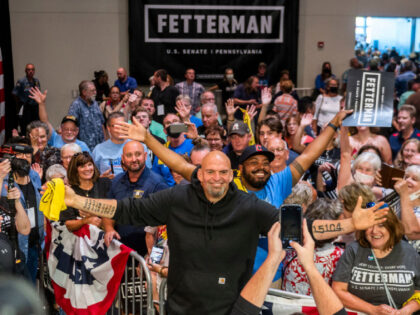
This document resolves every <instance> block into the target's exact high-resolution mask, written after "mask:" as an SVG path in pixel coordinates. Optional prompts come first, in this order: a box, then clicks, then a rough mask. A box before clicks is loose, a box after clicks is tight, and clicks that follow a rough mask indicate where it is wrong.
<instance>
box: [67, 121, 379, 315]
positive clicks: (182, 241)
mask: <svg viewBox="0 0 420 315" xmlns="http://www.w3.org/2000/svg"><path fill="white" fill-rule="evenodd" d="M119 126H120V129H119V131H120V132H121V133H122V134H124V135H125V136H126V137H127V138H130V139H135V140H138V141H142V142H145V143H146V144H147V146H148V147H149V148H151V149H152V150H153V152H154V153H155V154H156V155H157V156H158V157H159V158H163V157H164V156H165V155H170V156H171V162H170V164H171V165H170V167H171V168H172V167H173V166H175V165H178V166H179V165H182V166H181V168H182V169H179V168H178V171H179V172H180V173H182V174H184V173H187V174H190V176H188V180H190V181H191V184H189V185H178V186H175V187H172V188H170V189H167V190H163V191H160V192H157V193H154V194H151V195H150V196H149V197H148V198H143V199H132V198H130V199H124V200H120V201H116V200H105V199H91V198H86V197H82V196H78V195H76V194H75V193H74V192H73V191H72V190H71V188H69V187H66V196H65V203H66V205H67V206H70V207H74V208H76V209H81V210H84V211H87V212H89V213H93V214H95V215H98V216H102V217H108V218H112V219H114V220H115V221H116V222H117V223H122V224H132V225H150V226H158V225H164V224H166V225H167V232H168V244H169V249H170V251H171V259H170V262H169V275H168V303H167V307H168V313H169V314H229V312H230V311H231V309H232V307H233V305H234V303H235V301H236V299H237V298H238V296H239V293H240V291H241V289H242V288H243V286H244V285H245V284H246V282H247V281H248V280H249V279H250V277H251V271H252V266H253V262H254V257H255V253H256V248H257V244H258V239H259V234H267V232H268V231H269V230H270V227H271V226H272V225H273V224H274V223H275V222H277V221H278V210H277V209H276V208H275V207H274V206H272V205H270V204H268V203H266V202H264V201H262V200H260V199H258V198H257V197H256V196H255V195H254V194H248V193H246V192H243V191H240V190H238V189H237V187H236V186H235V185H234V183H233V181H232V180H233V172H232V169H231V165H230V161H229V159H228V158H227V157H226V155H225V154H224V153H222V152H219V151H212V152H210V153H209V154H207V155H206V156H205V157H204V159H203V161H202V165H201V167H195V166H194V165H192V164H189V163H184V159H183V158H182V157H181V156H179V155H177V154H175V153H173V152H172V151H171V150H169V149H168V148H166V147H165V146H163V145H161V144H160V143H159V142H158V141H157V140H155V139H154V137H153V136H152V135H151V134H150V133H148V132H147V131H146V129H145V128H144V127H143V126H142V125H141V124H139V122H138V121H137V120H136V119H135V118H133V125H129V124H126V123H121V124H119ZM379 206H381V204H379ZM379 206H378V207H379ZM370 209H374V210H376V209H377V208H375V207H373V208H370ZM374 210H371V211H372V212H369V210H363V211H358V212H359V213H365V214H366V213H372V214H373V213H375V215H373V217H372V218H371V220H365V219H364V220H362V222H364V223H365V224H366V223H368V222H370V223H372V222H373V224H374V222H375V218H374V217H375V216H376V215H381V217H382V216H383V213H380V212H379V211H378V212H373V211H374ZM344 221H345V220H343V222H341V224H343V229H344V230H347V229H351V226H349V225H348V224H351V220H350V222H347V223H345V222H344ZM376 222H378V221H376ZM326 223H327V222H326V221H315V222H314V225H319V224H326ZM353 229H354V226H353ZM332 235H334V232H326V233H323V236H325V237H327V238H329V237H332Z"/></svg>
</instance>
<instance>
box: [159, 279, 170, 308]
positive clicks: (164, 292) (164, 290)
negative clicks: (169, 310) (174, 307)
mask: <svg viewBox="0 0 420 315" xmlns="http://www.w3.org/2000/svg"><path fill="white" fill-rule="evenodd" d="M167 282H168V281H167V279H166V278H163V279H162V282H161V283H160V287H159V314H160V315H166V300H167V299H168V286H167Z"/></svg>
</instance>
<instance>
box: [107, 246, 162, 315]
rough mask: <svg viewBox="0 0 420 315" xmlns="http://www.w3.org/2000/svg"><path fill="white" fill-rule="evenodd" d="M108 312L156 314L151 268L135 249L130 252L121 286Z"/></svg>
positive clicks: (126, 314)
mask: <svg viewBox="0 0 420 315" xmlns="http://www.w3.org/2000/svg"><path fill="white" fill-rule="evenodd" d="M108 314H111V315H114V314H118V315H120V314H124V315H128V314H133V315H134V314H136V315H154V314H155V308H154V306H153V286H152V278H151V275H150V270H149V268H147V264H146V261H145V260H144V258H143V257H141V256H140V255H139V254H138V253H137V252H135V251H133V252H131V253H130V257H129V258H128V261H127V265H126V268H125V271H124V275H123V277H122V279H121V284H120V288H119V290H118V293H117V296H116V297H115V301H114V303H113V306H112V307H111V309H110V310H109V311H108Z"/></svg>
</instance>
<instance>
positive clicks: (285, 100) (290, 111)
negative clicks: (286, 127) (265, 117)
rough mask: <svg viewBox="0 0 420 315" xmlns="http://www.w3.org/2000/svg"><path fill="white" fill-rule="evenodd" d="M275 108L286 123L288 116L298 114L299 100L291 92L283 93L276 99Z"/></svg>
mask: <svg viewBox="0 0 420 315" xmlns="http://www.w3.org/2000/svg"><path fill="white" fill-rule="evenodd" d="M273 110H274V111H275V112H277V113H278V115H279V117H280V119H281V121H282V122H283V123H284V122H285V121H286V119H287V118H289V117H290V116H293V115H296V114H297V101H296V100H295V99H294V98H293V96H291V95H290V94H286V93H284V94H282V95H280V96H279V97H277V98H276V99H275V100H274V106H273Z"/></svg>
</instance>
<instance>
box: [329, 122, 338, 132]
mask: <svg viewBox="0 0 420 315" xmlns="http://www.w3.org/2000/svg"><path fill="white" fill-rule="evenodd" d="M328 127H331V128H332V129H334V131H337V129H338V127H337V126H336V125H334V124H332V123H328Z"/></svg>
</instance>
